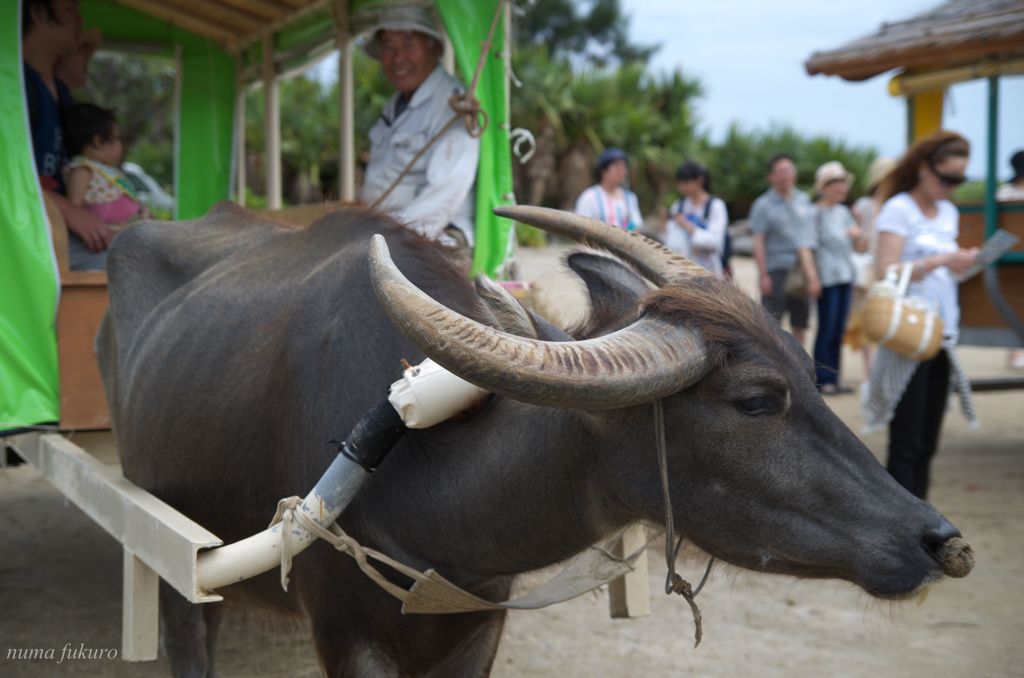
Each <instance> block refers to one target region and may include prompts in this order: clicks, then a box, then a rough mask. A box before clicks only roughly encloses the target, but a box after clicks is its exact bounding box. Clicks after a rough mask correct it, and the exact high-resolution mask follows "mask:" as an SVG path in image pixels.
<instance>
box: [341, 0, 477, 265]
mask: <svg viewBox="0 0 1024 678" xmlns="http://www.w3.org/2000/svg"><path fill="white" fill-rule="evenodd" d="M365 49H366V52H367V53H368V54H369V55H370V56H371V57H373V58H375V59H378V60H379V61H380V63H381V66H382V67H383V69H384V74H385V76H387V79H388V80H389V81H390V82H391V84H392V85H394V87H395V89H396V90H397V92H396V93H395V94H394V96H392V97H391V98H390V99H389V100H388V102H387V104H385V106H384V110H383V112H382V114H381V117H380V119H379V120H378V121H377V123H376V124H375V125H374V126H373V129H371V130H370V160H369V163H368V164H367V166H366V175H365V179H364V182H363V189H362V194H361V197H362V200H363V201H364V202H366V203H367V204H374V203H375V202H377V201H380V204H379V205H377V207H379V208H380V209H381V210H383V211H384V212H387V213H388V214H390V215H391V216H393V217H394V218H395V219H397V220H398V221H400V222H402V223H404V224H407V225H408V226H409V228H411V229H413V230H415V231H416V232H417V233H419V234H421V235H423V236H426V237H428V238H432V239H435V240H437V241H439V242H440V243H441V244H443V245H445V246H447V247H448V248H450V250H451V259H452V260H453V261H454V262H455V264H456V266H458V267H459V268H460V269H461V270H463V271H464V272H467V273H468V271H469V268H470V265H471V264H472V258H473V253H472V247H473V221H474V219H473V217H474V211H475V202H474V195H473V184H474V181H475V180H476V168H477V161H478V159H479V155H480V140H479V139H478V138H476V137H474V136H472V135H470V133H469V132H468V131H467V129H466V126H465V125H464V124H463V122H462V121H461V120H459V121H457V122H456V123H455V124H454V125H450V126H449V127H448V129H447V130H446V131H445V132H444V133H443V134H442V135H441V136H440V138H439V139H437V141H435V142H434V143H433V144H432V145H430V147H429V148H427V150H426V152H425V153H423V155H422V156H421V157H420V158H418V159H417V160H416V162H415V163H413V164H412V167H411V168H409V169H408V171H407V172H406V169H407V167H408V165H409V163H410V162H411V161H412V160H413V158H415V157H416V154H417V153H419V152H420V151H421V150H422V149H423V148H424V147H426V146H427V144H428V142H429V141H430V139H432V138H433V137H434V136H435V135H436V134H438V133H439V132H440V131H441V130H442V129H444V127H445V126H446V125H448V123H449V121H450V120H451V119H452V117H453V116H454V115H455V112H454V110H453V109H452V107H451V106H450V105H449V103H448V100H449V99H450V98H451V97H452V95H454V94H461V93H462V92H463V91H464V88H462V87H461V85H460V84H459V82H458V81H457V80H456V79H455V78H453V77H452V76H451V75H449V74H448V73H447V72H446V71H445V70H444V68H442V67H441V64H440V62H441V55H442V53H443V51H444V47H443V44H442V37H441V31H440V29H439V28H438V27H437V24H436V23H435V22H434V20H433V18H432V16H431V15H430V14H429V12H428V10H426V9H424V8H422V7H405V6H397V7H391V8H388V9H386V10H384V11H383V14H382V16H381V18H380V20H379V21H378V23H377V25H376V26H374V28H373V29H372V30H371V31H370V33H369V37H368V38H367V40H366V44H365ZM403 172H406V173H405V175H404V176H402V173H403ZM399 177H401V178H399ZM396 182H397V183H396ZM393 184H394V186H392V185H393ZM388 191H390V193H389V192H388Z"/></svg>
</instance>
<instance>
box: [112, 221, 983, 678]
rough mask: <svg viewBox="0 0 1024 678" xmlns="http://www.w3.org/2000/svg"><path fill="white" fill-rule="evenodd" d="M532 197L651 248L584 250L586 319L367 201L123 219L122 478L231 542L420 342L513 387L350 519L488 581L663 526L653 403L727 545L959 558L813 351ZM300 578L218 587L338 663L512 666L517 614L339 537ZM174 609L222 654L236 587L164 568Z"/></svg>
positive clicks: (466, 578) (167, 638) (366, 497)
mask: <svg viewBox="0 0 1024 678" xmlns="http://www.w3.org/2000/svg"><path fill="white" fill-rule="evenodd" d="M518 214H519V216H520V217H522V218H524V219H528V220H531V221H533V222H535V223H537V224H538V225H542V226H544V227H546V228H549V230H551V229H554V230H560V231H561V232H563V233H566V234H569V235H572V236H574V237H577V238H582V239H586V240H588V241H590V242H591V243H592V244H595V245H605V246H608V247H610V249H612V250H613V251H615V252H617V253H618V254H619V255H620V257H621V258H622V259H624V260H626V262H627V263H628V264H629V265H625V264H623V263H619V262H618V261H616V260H613V259H611V258H607V257H599V256H596V255H576V256H575V257H574V258H573V259H572V260H571V261H570V264H571V265H572V267H573V269H574V270H575V271H576V272H577V273H578V274H579V275H580V276H581V277H582V278H583V279H584V281H585V282H586V284H587V287H588V290H589V292H590V295H591V297H592V305H593V312H592V313H591V316H590V322H589V323H588V324H587V326H586V327H584V328H582V329H580V330H579V331H578V332H575V334H576V336H570V335H569V334H566V333H564V332H562V331H561V330H559V329H557V328H555V327H553V326H551V325H549V324H547V323H544V322H543V321H541V320H539V319H537V318H535V317H531V316H530V315H528V314H526V313H525V312H522V311H517V310H515V309H510V308H508V307H505V308H504V309H503V310H502V302H501V301H500V300H495V299H493V298H489V297H491V296H493V294H489V293H485V294H482V295H481V294H479V293H478V292H477V291H476V290H475V289H474V286H473V285H472V284H471V283H470V282H468V281H466V280H464V279H462V278H460V276H459V275H458V274H457V272H456V271H455V270H454V268H453V267H452V266H451V265H450V264H449V263H448V260H447V259H446V257H445V255H444V253H443V251H442V250H441V249H440V248H439V247H438V246H436V245H434V244H432V243H430V242H428V241H426V240H424V239H422V238H420V237H419V236H417V235H416V234H414V233H412V232H411V231H409V230H407V229H405V228H403V227H401V226H400V225H398V224H396V223H395V222H393V221H391V220H390V219H389V218H387V217H384V216H381V215H379V214H375V213H372V212H368V211H361V210H342V211H338V212H335V213H333V214H330V215H327V216H325V217H323V218H321V219H320V220H319V221H317V222H316V223H314V224H312V225H311V226H309V227H308V228H305V229H299V230H296V229H287V228H284V227H282V226H279V225H276V224H274V223H271V222H269V221H266V220H263V219H260V218H258V217H256V216H254V215H252V214H249V213H247V212H245V211H243V210H240V209H238V208H234V207H231V206H221V207H218V208H216V209H215V210H213V211H212V212H211V213H210V214H209V215H207V216H206V217H204V218H202V219H198V220H195V221H191V222H183V223H178V224H160V223H155V222H151V223H146V224H142V225H140V226H138V227H135V228H133V229H130V230H128V231H126V232H124V233H123V234H121V235H120V236H119V237H118V239H117V240H116V241H115V243H114V246H113V247H112V249H111V252H110V264H109V276H110V278H109V279H110V300H111V305H110V312H109V314H108V316H107V319H106V321H105V324H104V326H103V328H102V330H101V333H100V336H99V338H98V340H97V345H98V350H99V353H100V360H101V365H102V371H103V374H104V379H105V384H106V387H107V391H108V397H109V400H110V405H111V410H112V414H113V419H114V429H115V433H116V435H117V439H118V443H119V445H120V450H121V455H122V460H123V464H124V471H125V474H126V475H127V477H128V478H130V479H131V480H133V481H134V482H135V483H137V484H138V485H140V486H142V487H144V488H146V489H147V490H149V491H150V492H152V493H153V494H155V495H156V496H158V497H160V498H161V499H163V500H164V501H166V502H168V503H169V504H170V505H172V506H174V507H176V508H177V509H179V510H180V511H182V512H183V513H185V514H186V515H188V516H189V517H191V518H192V519H193V520H196V521H197V522H199V523H201V524H203V525H204V526H206V527H207V528H208V529H210V530H212V531H213V532H214V533H216V534H217V535H219V536H220V537H221V538H223V539H224V540H225V541H234V540H237V539H240V538H243V537H245V536H248V535H250V534H253V533H255V532H258V531H260V530H261V529H263V528H264V527H265V525H266V522H267V520H268V516H269V514H270V513H272V511H273V507H274V506H275V505H276V502H277V501H278V499H279V498H281V497H285V496H289V495H294V494H304V493H305V492H306V491H308V490H309V488H310V487H312V486H313V484H314V483H315V482H316V481H317V479H318V477H319V475H320V473H321V472H322V471H323V470H324V468H326V466H327V465H328V464H329V463H330V461H331V459H332V457H333V455H334V449H333V448H331V447H330V446H328V445H327V442H328V441H329V440H331V439H332V438H340V437H343V436H344V435H345V434H346V433H347V432H348V431H349V429H350V428H351V427H352V426H353V424H354V423H355V422H356V420H357V419H358V418H359V417H360V416H361V415H362V414H363V413H364V412H366V411H367V410H368V409H370V408H371V407H372V406H374V405H376V404H377V403H378V402H379V401H380V399H381V398H382V397H383V396H384V395H385V394H386V392H387V387H388V385H389V383H390V382H392V381H393V380H394V379H395V378H396V377H397V376H398V374H399V373H400V367H399V364H400V361H401V360H402V359H407V360H409V361H412V362H416V361H418V360H420V359H421V358H422V357H424V356H425V355H429V356H431V357H433V358H434V359H435V360H437V361H438V362H440V363H441V364H442V365H445V366H446V367H448V369H450V370H452V371H454V372H456V373H457V374H459V375H461V376H463V377H464V378H466V379H468V380H470V381H473V382H474V383H477V384H478V385H481V386H484V387H486V388H487V389H488V390H489V391H491V392H493V393H494V395H493V396H492V397H490V398H489V399H488V400H487V401H486V402H485V403H484V404H483V405H481V406H480V407H478V408H477V409H476V410H474V411H472V412H470V413H466V414H465V415H463V416H461V417H459V418H456V419H453V420H450V421H448V422H446V423H444V424H441V425H438V426H436V427H434V428H431V429H426V430H417V431H410V432H409V433H408V434H406V436H405V437H404V438H403V439H402V440H401V442H400V443H399V444H398V446H397V447H396V448H395V450H394V451H393V452H392V453H391V456H390V457H389V458H388V459H387V460H386V462H385V463H384V464H383V465H382V466H381V468H380V469H379V470H378V471H377V472H376V474H375V475H374V476H373V477H372V480H370V481H369V482H368V484H367V485H365V486H364V487H363V489H362V491H361V492H360V494H359V495H358V496H357V498H356V500H355V501H354V502H353V503H352V504H351V505H350V506H349V508H348V509H347V510H346V511H345V512H344V513H343V514H342V517H341V520H340V523H341V525H342V526H343V528H344V529H345V530H346V531H347V532H348V533H349V534H351V535H352V536H353V537H355V538H356V539H357V540H359V541H360V542H361V543H362V544H364V545H367V546H372V547H374V548H376V549H378V550H381V551H383V552H385V553H387V554H389V555H391V556H393V557H395V558H397V559H398V560H401V561H403V562H406V563H408V564H410V565H412V566H414V567H417V568H422V569H425V568H427V567H434V568H436V569H437V570H438V571H439V572H441V573H442V574H443V575H444V576H445V577H447V578H448V579H450V580H452V581H454V582H455V583H457V584H459V585H461V586H463V587H465V588H466V589H468V590H470V591H472V592H474V593H476V594H477V595H480V596H482V597H484V598H487V599H490V600H504V599H505V598H507V596H508V593H509V590H510V585H511V583H512V580H513V578H514V577H515V575H516V574H518V573H522V572H526V571H528V570H533V569H536V568H541V567H545V566H548V565H551V564H552V563H555V562H557V561H560V560H563V559H565V558H567V557H569V556H572V555H573V554H575V553H577V552H579V551H581V550H583V549H585V548H586V547H587V546H588V545H590V544H592V543H595V542H597V541H599V540H601V539H602V538H603V537H605V536H607V535H609V534H610V533H612V532H613V531H615V530H617V529H619V528H621V527H622V526H624V525H627V524H629V523H631V522H634V521H637V520H645V521H650V522H653V523H663V522H664V514H663V510H664V503H663V499H662V492H661V487H660V477H659V470H658V462H657V457H656V447H655V444H654V442H655V441H654V414H653V409H654V408H652V406H651V404H650V403H651V402H652V401H654V400H656V399H662V403H663V407H664V412H665V426H666V435H667V443H668V445H667V454H668V468H669V469H670V471H671V479H670V490H671V497H672V505H673V519H674V522H675V526H676V529H677V530H678V531H679V533H680V534H683V535H685V537H686V538H687V539H689V540H691V541H692V542H694V543H696V544H697V545H699V546H700V547H701V548H703V549H704V550H706V551H707V552H708V553H710V554H712V555H714V556H716V557H718V558H721V559H724V560H726V561H728V562H730V563H733V564H735V565H739V566H742V567H746V568H751V569H754V570H759V571H764V572H775V573H784V574H790V575H796V576H801V577H833V578H840V579H845V580H848V581H851V582H854V583H856V584H858V585H859V586H861V587H862V588H863V589H864V590H866V591H867V592H868V593H870V594H872V595H874V596H878V597H881V598H890V599H896V598H902V597H905V596H908V595H911V594H913V593H915V592H917V591H918V590H919V589H920V588H921V587H923V586H926V585H927V584H928V583H930V582H932V581H934V580H936V579H937V578H939V577H940V576H942V574H943V571H944V569H945V570H946V571H947V573H949V574H953V573H954V572H952V571H951V567H950V565H949V564H948V563H944V556H943V555H941V554H942V553H943V552H944V545H947V544H948V543H949V542H950V540H952V539H953V538H954V537H959V533H958V532H957V530H956V529H955V528H954V527H953V526H952V525H951V524H950V523H949V522H948V521H947V520H946V519H945V518H944V517H943V516H941V515H940V514H939V513H938V512H936V511H935V509H933V508H932V507H931V506H930V505H929V504H927V503H925V502H923V501H921V500H919V499H917V498H915V497H913V496H911V495H910V494H909V493H908V492H906V491H905V490H903V489H902V488H901V487H900V486H899V485H897V484H896V483H895V482H894V481H893V480H892V479H891V478H890V477H889V475H888V474H887V473H886V472H885V470H884V469H883V468H882V467H881V466H880V465H879V464H878V463H877V461H876V460H875V459H874V457H872V455H871V454H870V452H869V451H868V450H867V448H866V447H865V446H864V445H863V444H862V443H861V442H860V440H858V439H857V437H856V436H855V435H854V434H853V433H851V432H850V430H849V429H848V428H847V427H846V426H845V425H844V424H843V423H842V422H841V421H840V420H839V419H838V418H837V417H836V416H835V415H834V414H833V413H832V412H831V410H829V408H828V407H827V406H826V405H825V403H824V402H823V401H822V399H821V397H820V396H819V395H818V393H817V391H816V390H815V388H814V371H813V369H812V367H813V366H812V364H811V361H810V360H809V358H808V356H807V354H806V353H805V352H804V351H803V350H802V348H801V347H800V346H799V345H797V344H796V342H795V341H794V340H793V339H792V338H791V337H790V336H789V335H787V334H785V333H784V332H782V331H781V330H780V329H779V328H778V326H777V325H776V323H774V322H773V321H772V320H771V319H770V318H768V317H767V316H766V315H765V314H764V313H763V311H762V310H761V308H760V307H759V306H758V305H757V304H755V303H754V302H753V301H752V300H751V299H749V298H748V297H746V296H745V295H744V294H743V293H742V292H741V291H739V290H738V289H737V288H735V287H734V286H733V285H732V284H730V283H728V282H722V281H719V280H716V279H714V278H711V277H708V276H706V275H702V274H701V272H700V269H696V268H694V267H693V265H691V264H688V263H687V262H686V261H685V260H682V259H680V258H678V257H675V256H674V255H671V254H670V253H668V252H667V250H663V249H660V248H659V247H658V246H656V245H654V244H653V243H650V242H649V241H646V240H645V239H642V238H640V237H638V236H633V235H632V234H625V233H624V232H621V231H612V230H611V229H609V228H608V227H604V226H603V225H596V224H594V223H590V222H584V221H580V220H579V219H573V218H572V217H570V216H558V215H554V216H553V215H552V214H551V213H550V212H548V211H540V210H536V209H533V210H531V209H528V208H522V209H521V211H520V212H519V213H518ZM374 234H381V235H382V236H383V240H382V241H376V242H375V245H374V250H373V261H372V265H371V262H370V261H369V256H368V255H369V253H370V249H371V237H372V236H373V235H374ZM385 243H386V247H385V246H384V245H385ZM392 260H393V263H392ZM634 267H635V268H634ZM638 272H639V273H638ZM640 274H642V276H643V277H642V276H641V275H640ZM645 278H646V279H647V280H645ZM648 281H650V282H648ZM651 282H653V283H654V285H653V286H652V285H651V284H650V283H651ZM421 290H422V291H421ZM485 292H486V288H485ZM492 292H493V291H492ZM498 296H500V295H498ZM496 328H501V329H496ZM517 335H519V336H517ZM957 574H963V572H962V571H961V572H957ZM291 578H292V584H291V587H290V589H289V592H288V593H285V592H283V591H282V590H281V588H280V586H279V585H278V577H277V575H276V574H268V575H262V576H260V577H257V578H255V579H252V580H249V581H247V582H244V583H240V584H236V585H232V586H229V587H227V588H225V589H222V590H221V593H223V594H224V596H225V600H226V601H227V602H228V603H229V604H231V603H237V604H240V605H241V604H247V603H248V604H252V605H256V606H260V607H262V608H264V609H272V610H277V611H281V612H283V613H285V614H290V615H297V616H304V617H305V618H307V619H308V621H309V625H310V628H311V630H312V635H313V639H314V642H315V645H316V648H317V653H318V657H319V661H320V664H321V666H322V667H323V669H324V671H325V673H326V674H327V675H329V676H421V675H426V676H482V675H486V674H487V673H488V672H489V670H490V666H491V663H492V661H493V659H494V655H495V651H496V649H497V645H498V639H499V636H500V634H501V631H502V625H503V623H504V613H503V612H479V613H470V614H455V615H435V616H432V615H402V614H401V613H400V609H399V608H400V606H399V604H398V602H397V601H395V600H394V599H393V598H391V597H390V596H388V595H387V594H385V593H383V592H382V591H381V590H380V589H378V588H377V587H376V586H374V585H372V584H371V583H369V581H368V580H367V579H365V578H364V577H363V575H362V574H361V573H359V571H358V570H357V569H356V566H355V565H354V564H353V562H352V561H351V560H350V559H349V558H347V557H344V556H341V555H339V554H337V553H336V552H334V551H333V550H331V549H330V548H328V547H327V546H326V545H324V544H323V543H320V544H314V545H313V546H312V547H311V548H310V549H309V550H308V551H307V552H306V553H304V554H303V555H301V556H299V557H298V558H297V559H296V561H295V565H294V569H293V570H292V577H291ZM395 580H396V581H401V577H400V576H398V575H395ZM161 605H162V615H163V642H164V647H165V648H166V651H167V652H168V653H169V656H170V659H171V664H172V667H173V670H174V672H175V673H176V674H178V675H182V676H203V675H210V674H211V673H212V667H213V648H214V642H215V638H216V631H217V624H218V619H219V618H220V616H221V609H222V605H219V604H216V605H206V606H192V605H190V604H188V603H187V602H185V601H184V599H182V598H181V597H180V596H178V595H177V594H176V593H175V592H173V591H172V590H170V589H167V588H166V587H165V589H164V590H163V591H162V593H161Z"/></svg>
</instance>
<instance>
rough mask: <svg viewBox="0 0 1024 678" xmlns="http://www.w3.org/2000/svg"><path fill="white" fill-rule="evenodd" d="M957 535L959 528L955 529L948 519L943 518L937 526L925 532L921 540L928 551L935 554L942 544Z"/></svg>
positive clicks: (958, 534)
mask: <svg viewBox="0 0 1024 678" xmlns="http://www.w3.org/2000/svg"><path fill="white" fill-rule="evenodd" d="M959 536H960V530H958V529H956V527H954V526H953V524H952V523H951V522H949V521H948V520H943V521H942V522H941V523H940V524H939V525H938V526H937V527H933V528H931V529H930V530H928V531H927V532H925V533H924V536H923V537H922V541H923V542H924V547H925V548H926V549H928V551H929V553H932V554H936V553H938V551H939V549H940V548H942V545H943V544H945V543H946V542H947V541H949V540H950V539H954V538H956V537H959Z"/></svg>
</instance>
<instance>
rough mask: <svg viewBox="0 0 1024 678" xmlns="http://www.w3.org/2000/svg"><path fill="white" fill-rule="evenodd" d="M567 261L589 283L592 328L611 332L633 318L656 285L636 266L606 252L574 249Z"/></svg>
mask: <svg viewBox="0 0 1024 678" xmlns="http://www.w3.org/2000/svg"><path fill="white" fill-rule="evenodd" d="M565 263H566V264H567V265H568V266H569V268H571V269H572V270H573V271H574V272H575V273H576V275H578V276H579V277H580V278H581V279H582V280H583V282H584V284H585V285H586V286H587V293H588V294H589V295H590V306H591V309H592V310H591V314H590V319H589V321H588V323H587V325H588V326H589V327H590V328H592V329H601V330H603V331H604V332H610V331H614V330H616V329H619V328H620V327H625V326H626V325H628V324H629V323H631V322H633V320H635V319H636V311H637V308H638V306H639V304H640V299H641V298H642V297H643V296H644V295H646V294H647V293H648V292H650V291H651V289H652V288H651V286H650V285H649V284H648V283H647V281H646V280H644V279H643V278H642V277H641V276H640V275H639V274H638V273H637V272H636V271H634V270H633V269H632V268H630V267H629V266H626V265H625V264H623V263H622V262H620V261H618V260H617V259H612V258H611V257H608V256H605V255H602V254H594V253H592V252H574V253H572V254H570V255H569V256H568V257H567V258H566V262H565Z"/></svg>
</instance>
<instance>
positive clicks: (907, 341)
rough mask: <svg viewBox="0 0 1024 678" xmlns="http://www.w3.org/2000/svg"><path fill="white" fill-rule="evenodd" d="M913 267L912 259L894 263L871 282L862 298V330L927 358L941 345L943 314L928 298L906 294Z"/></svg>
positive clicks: (913, 355) (903, 352) (898, 350)
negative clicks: (873, 282)
mask: <svg viewBox="0 0 1024 678" xmlns="http://www.w3.org/2000/svg"><path fill="white" fill-rule="evenodd" d="M913 271H914V265H913V264H912V263H911V262H906V263H904V264H902V265H901V266H900V267H897V266H896V265H895V264H894V265H892V266H890V267H889V270H888V271H886V274H885V278H884V279H882V280H879V281H878V282H876V283H875V284H873V285H872V286H871V289H869V290H868V296H867V299H866V300H865V301H864V311H863V320H862V322H863V324H864V333H865V334H866V335H867V337H868V339H870V340H871V341H874V342H877V343H879V344H881V345H882V346H885V347H886V348H887V349H889V350H890V351H893V352H895V353H899V354H900V355H902V356H906V357H907V358H913V359H914V360H930V359H932V358H934V357H935V355H936V354H937V353H938V352H939V349H940V348H941V347H942V330H943V325H942V318H941V317H939V314H938V312H937V311H936V310H935V308H934V307H933V306H932V305H931V304H929V303H928V302H926V301H924V300H922V299H915V298H913V297H908V296H907V286H908V285H909V284H910V276H911V274H912V273H913ZM897 275H898V277H897Z"/></svg>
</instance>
